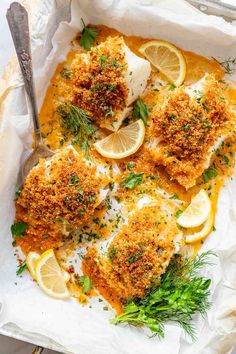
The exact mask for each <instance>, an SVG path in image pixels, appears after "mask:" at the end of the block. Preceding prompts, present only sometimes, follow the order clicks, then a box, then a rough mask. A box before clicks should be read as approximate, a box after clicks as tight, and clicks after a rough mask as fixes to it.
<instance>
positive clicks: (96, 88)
mask: <svg viewBox="0 0 236 354" xmlns="http://www.w3.org/2000/svg"><path fill="white" fill-rule="evenodd" d="M71 71H72V82H73V95H74V104H75V105H77V106H78V107H80V108H82V109H84V110H86V111H87V112H88V114H89V116H90V119H91V120H92V121H94V122H96V123H97V124H99V125H100V126H101V127H103V128H107V129H109V130H112V131H116V130H117V129H118V128H119V127H120V125H121V123H122V121H123V120H124V119H125V118H126V117H127V115H128V114H129V112H130V111H131V107H130V105H131V104H132V103H133V102H134V101H135V100H136V99H137V98H138V96H139V95H141V94H142V93H143V92H144V90H145V88H146V85H147V80H148V78H149V75H150V72H151V66H150V63H149V62H148V61H147V60H145V59H142V58H140V57H138V56H137V55H135V54H134V53H133V52H132V51H131V50H130V49H129V48H128V47H127V46H126V44H125V42H124V39H123V37H108V39H107V40H106V41H105V42H102V43H101V44H99V45H98V46H95V47H93V48H92V49H91V50H90V51H88V52H87V53H82V54H77V55H76V57H75V59H74V60H73V62H72V65H71Z"/></svg>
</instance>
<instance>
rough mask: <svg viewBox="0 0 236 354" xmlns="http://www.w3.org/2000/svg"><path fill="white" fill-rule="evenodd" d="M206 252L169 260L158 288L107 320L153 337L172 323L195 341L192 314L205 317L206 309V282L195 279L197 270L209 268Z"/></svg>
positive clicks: (207, 280) (207, 307)
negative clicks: (145, 330)
mask: <svg viewBox="0 0 236 354" xmlns="http://www.w3.org/2000/svg"><path fill="white" fill-rule="evenodd" d="M211 256H215V253H214V252H212V251H208V252H205V253H202V254H201V255H199V256H196V257H195V258H194V259H193V258H184V259H183V258H182V257H181V256H179V255H176V256H174V257H173V259H172V261H171V263H170V265H169V267H168V268H167V270H166V272H165V274H164V275H163V276H162V278H161V280H160V284H159V285H158V287H155V288H154V289H152V290H150V292H149V293H148V294H147V295H146V296H145V298H144V299H142V300H135V299H133V300H131V301H129V302H128V303H127V305H126V307H125V312H124V313H123V314H122V315H120V316H117V317H115V318H114V319H112V320H111V323H113V324H115V325H117V324H120V323H127V324H130V325H135V326H137V325H146V326H147V327H148V328H149V329H150V330H151V331H152V332H154V334H156V335H158V336H160V337H164V325H165V324H166V323H167V322H169V321H170V322H174V323H177V324H178V325H179V326H181V327H182V328H183V329H184V331H185V332H186V333H187V334H188V335H189V336H190V337H191V338H192V339H195V337H196V332H195V327H194V325H193V324H192V319H193V315H194V314H195V313H197V312H200V313H201V315H203V316H204V315H205V314H206V311H207V310H208V309H209V308H210V302H209V301H208V296H209V295H210V292H209V287H210V284H211V280H210V279H206V278H204V277H201V276H198V275H197V271H198V270H199V269H201V268H203V267H205V266H206V265H211V264H212V262H211V260H210V257H211Z"/></svg>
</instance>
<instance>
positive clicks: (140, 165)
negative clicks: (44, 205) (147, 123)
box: [40, 25, 236, 312]
mask: <svg viewBox="0 0 236 354" xmlns="http://www.w3.org/2000/svg"><path fill="white" fill-rule="evenodd" d="M98 29H99V36H98V39H97V41H96V44H99V43H100V42H102V41H104V40H105V39H106V38H107V37H108V36H116V35H121V33H119V32H117V31H116V30H114V29H110V28H107V27H105V26H103V25H100V26H98ZM122 36H123V37H124V40H125V42H126V44H127V45H128V47H129V48H130V49H131V50H132V51H133V52H134V53H135V54H136V55H138V56H140V57H142V54H140V52H139V51H138V48H139V47H140V45H142V44H143V43H145V42H147V41H148V39H144V38H141V37H136V36H125V35H123V34H122ZM76 47H78V42H77V39H75V40H74V41H73V42H72V50H71V51H70V52H69V53H68V55H67V58H66V61H65V62H63V63H61V64H59V65H58V67H57V69H56V71H55V74H54V76H53V77H52V79H51V83H50V85H49V87H48V90H47V93H46V96H45V99H44V102H43V105H42V108H41V112H40V124H41V128H42V131H43V134H44V135H43V136H44V137H45V139H44V141H45V143H46V144H47V145H48V146H50V148H51V149H53V150H55V149H60V148H61V146H62V139H63V135H62V129H61V127H60V122H59V121H58V118H57V117H56V115H55V110H56V108H57V106H58V104H60V98H61V97H64V98H69V97H70V86H69V84H68V82H67V81H68V80H66V79H65V78H63V77H62V75H61V72H62V70H63V68H64V67H69V65H70V63H71V61H72V60H73V58H74V57H75V54H76V53H77V52H78V50H77V49H76ZM183 54H184V56H185V59H186V63H187V72H186V79H185V82H184V84H185V85H190V84H193V83H194V82H197V81H198V80H199V79H201V78H202V77H203V76H204V74H205V73H206V72H207V73H214V74H215V75H216V77H217V78H218V79H222V78H223V76H224V71H223V70H222V68H221V67H220V65H219V64H218V63H217V62H216V61H214V60H209V59H207V58H204V57H202V56H200V55H197V54H194V53H192V52H188V51H183ZM151 76H154V77H155V76H159V77H160V74H159V73H157V71H156V69H155V68H153V70H152V74H151ZM162 79H163V78H162ZM226 95H227V97H228V99H229V100H230V103H231V104H232V105H234V104H236V91H235V90H233V89H228V91H227V92H226ZM154 100H155V95H153V96H150V97H146V103H147V104H151V103H152V101H154ZM69 143H70V142H66V143H65V145H67V144H69ZM226 145H227V144H225V146H224V148H221V151H219V154H218V155H219V156H215V157H214V162H215V164H216V167H217V170H218V173H219V175H218V176H217V177H216V178H214V179H213V180H211V181H209V182H208V183H204V181H203V179H202V177H201V178H199V181H198V182H197V184H196V186H194V187H193V188H190V189H189V190H188V191H186V190H185V189H184V188H183V187H181V186H180V185H179V184H178V183H177V182H175V181H171V180H170V179H169V178H168V176H167V175H166V174H165V172H164V171H163V168H158V170H155V171H153V173H154V174H155V175H157V177H158V178H157V179H156V180H155V181H149V182H148V181H147V185H145V187H146V188H148V190H151V189H154V188H156V187H157V186H158V187H161V188H162V189H164V190H165V191H166V192H168V193H169V194H170V195H174V194H176V195H177V196H178V197H179V198H180V199H181V200H183V201H184V202H185V203H186V204H187V203H189V202H190V200H191V198H192V196H193V195H195V194H196V193H197V192H198V191H199V190H200V189H201V188H205V189H206V190H207V191H208V193H209V197H210V199H211V201H212V205H213V210H214V211H215V212H216V211H217V199H218V194H219V191H220V189H221V187H222V185H223V183H224V180H225V179H226V177H229V176H230V175H231V174H232V169H233V166H234V157H233V149H234V144H231V143H230V142H229V144H228V146H226ZM75 148H76V146H75ZM142 152H143V151H142V148H141V149H140V150H139V152H138V153H136V154H135V156H130V157H129V158H126V159H124V160H123V161H120V162H119V166H120V167H121V169H123V171H124V172H125V171H126V167H125V166H126V165H127V163H128V162H130V161H135V162H136V169H135V171H140V172H144V173H150V172H152V168H153V167H152V166H151V163H149V162H148V161H147V159H146V156H145V152H144V153H142ZM94 154H95V155H96V157H98V158H100V159H101V160H103V162H106V160H107V159H105V158H103V157H101V156H98V155H97V154H96V153H94ZM222 155H227V157H228V159H229V160H228V163H227V164H226V163H225V161H224V160H223V159H222ZM138 188H139V187H138ZM140 188H141V187H140ZM118 194H119V197H120V198H121V200H125V201H126V202H127V201H128V202H129V199H130V194H127V195H126V192H124V191H118ZM186 204H185V206H184V208H185V207H186ZM132 207H133V203H132V201H130V208H132ZM103 233H104V234H103V235H102V237H106V236H107V235H108V234H109V232H106V231H105V230H104V231H103ZM213 236H214V234H213V235H212V237H213ZM202 243H203V241H201V242H196V243H195V244H194V249H195V253H196V252H197V251H198V250H199V249H200V247H201V245H202ZM87 266H89V264H87ZM83 268H84V271H85V272H86V273H87V274H88V273H89V272H88V268H89V267H86V261H85V262H84V267H83ZM97 288H98V290H99V291H100V293H101V294H102V295H103V296H104V297H105V298H107V299H108V300H109V301H110V302H111V303H112V305H113V307H115V308H116V309H117V311H118V312H119V311H120V310H121V308H120V304H119V303H118V302H116V300H115V299H114V298H113V297H112V294H110V292H109V289H106V287H104V284H103V283H101V284H99V285H98V287H97ZM73 292H74V293H75V292H76V291H75V290H73Z"/></svg>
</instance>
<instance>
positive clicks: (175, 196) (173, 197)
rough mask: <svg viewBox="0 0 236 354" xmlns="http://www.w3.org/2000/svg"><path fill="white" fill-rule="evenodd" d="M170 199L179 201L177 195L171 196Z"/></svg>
mask: <svg viewBox="0 0 236 354" xmlns="http://www.w3.org/2000/svg"><path fill="white" fill-rule="evenodd" d="M170 199H179V197H178V195H177V194H173V195H172V196H171V197H170Z"/></svg>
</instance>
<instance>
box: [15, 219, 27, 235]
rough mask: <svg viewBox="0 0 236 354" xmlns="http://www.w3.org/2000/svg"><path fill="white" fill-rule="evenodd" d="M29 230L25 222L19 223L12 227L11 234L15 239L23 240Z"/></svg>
mask: <svg viewBox="0 0 236 354" xmlns="http://www.w3.org/2000/svg"><path fill="white" fill-rule="evenodd" d="M26 229H27V224H26V223H25V222H22V221H19V222H16V223H15V224H13V225H11V233H12V236H13V237H14V238H16V237H18V238H22V237H23V236H24V233H25V231H26Z"/></svg>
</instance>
